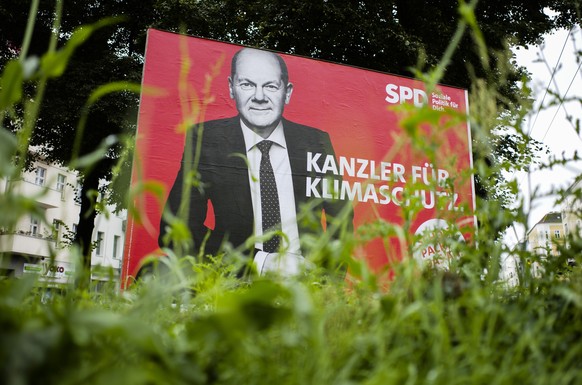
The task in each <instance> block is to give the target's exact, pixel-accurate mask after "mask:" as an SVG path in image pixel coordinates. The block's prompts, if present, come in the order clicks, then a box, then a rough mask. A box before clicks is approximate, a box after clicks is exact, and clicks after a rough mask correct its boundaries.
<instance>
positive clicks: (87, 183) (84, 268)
mask: <svg viewBox="0 0 582 385" xmlns="http://www.w3.org/2000/svg"><path fill="white" fill-rule="evenodd" d="M98 188H99V177H98V175H96V173H95V172H93V173H92V174H89V175H87V176H86V177H85V179H84V180H83V187H82V189H81V197H80V198H81V210H80V212H79V222H78V225H77V234H76V235H75V244H76V245H77V246H78V247H79V250H81V255H82V258H81V265H80V266H79V269H80V274H79V275H78V277H79V278H78V281H77V283H76V285H77V287H78V288H80V289H88V288H89V285H90V283H91V252H92V251H93V247H92V238H93V230H94V228H95V217H96V216H97V213H96V211H95V201H94V196H96V194H89V193H90V192H92V191H95V192H96V191H97V190H98Z"/></svg>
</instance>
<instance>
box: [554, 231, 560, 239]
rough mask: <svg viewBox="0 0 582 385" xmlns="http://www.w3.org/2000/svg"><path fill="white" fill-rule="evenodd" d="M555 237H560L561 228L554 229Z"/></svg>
mask: <svg viewBox="0 0 582 385" xmlns="http://www.w3.org/2000/svg"><path fill="white" fill-rule="evenodd" d="M554 238H560V230H555V231H554Z"/></svg>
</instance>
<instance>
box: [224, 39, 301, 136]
mask: <svg viewBox="0 0 582 385" xmlns="http://www.w3.org/2000/svg"><path fill="white" fill-rule="evenodd" d="M228 85H229V89H230V97H231V98H232V99H234V100H235V102H236V108H237V110H238V112H239V114H240V115H241V118H242V119H243V122H244V123H245V124H246V125H247V126H248V127H249V128H251V129H253V130H254V131H255V132H257V133H258V134H259V135H261V136H263V137H265V138H266V137H267V136H268V135H270V134H271V132H273V130H274V129H275V127H277V124H279V121H280V120H281V117H282V115H283V109H284V108H285V104H287V103H289V100H290V99H291V93H292V91H293V86H292V84H291V83H289V84H284V82H283V80H282V79H281V67H280V65H279V62H278V61H277V59H276V58H275V56H274V54H272V53H270V52H263V51H258V50H251V49H246V50H244V51H242V52H241V53H240V55H239V57H238V60H237V63H236V70H235V74H234V77H232V78H231V77H229V78H228ZM265 135H266V136H265Z"/></svg>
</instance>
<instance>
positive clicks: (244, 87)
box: [238, 83, 255, 91]
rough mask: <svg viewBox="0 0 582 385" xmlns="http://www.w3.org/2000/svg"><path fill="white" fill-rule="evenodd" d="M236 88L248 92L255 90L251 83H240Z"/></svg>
mask: <svg viewBox="0 0 582 385" xmlns="http://www.w3.org/2000/svg"><path fill="white" fill-rule="evenodd" d="M238 86H239V87H240V89H241V90H243V91H250V90H252V89H253V88H255V86H253V85H252V84H251V83H240V84H239V85H238Z"/></svg>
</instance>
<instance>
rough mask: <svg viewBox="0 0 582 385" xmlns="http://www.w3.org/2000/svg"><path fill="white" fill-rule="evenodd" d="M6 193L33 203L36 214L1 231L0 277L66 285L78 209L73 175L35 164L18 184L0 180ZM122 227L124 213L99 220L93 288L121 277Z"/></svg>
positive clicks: (0, 190) (71, 269)
mask: <svg viewBox="0 0 582 385" xmlns="http://www.w3.org/2000/svg"><path fill="white" fill-rule="evenodd" d="M9 191H10V192H11V193H12V194H13V195H16V196H21V197H27V198H29V199H31V200H32V202H31V205H32V206H33V207H34V208H35V210H34V211H32V212H30V213H28V214H27V215H26V216H23V217H21V218H20V220H19V221H18V223H17V224H16V226H15V228H12V229H7V228H0V277H2V276H4V277H10V276H13V277H20V276H22V275H25V274H37V275H39V281H40V282H46V283H49V284H51V283H53V284H63V283H67V282H69V281H70V280H71V279H72V278H73V276H74V272H75V261H74V260H73V257H72V255H71V254H72V253H71V252H70V248H69V245H70V244H71V241H72V240H73V237H74V235H75V233H76V230H77V221H78V219H79V212H80V208H81V206H80V200H79V193H80V191H81V184H80V181H79V180H78V177H77V173H76V172H75V171H72V170H69V169H67V168H64V167H61V166H58V165H53V164H47V163H44V162H42V161H37V162H35V163H34V164H33V167H32V169H31V171H26V172H23V173H22V174H21V177H20V178H19V179H16V180H7V179H5V178H1V179H0V194H7V193H8V192H9ZM125 224H126V214H125V212H122V213H120V214H114V213H110V215H108V216H105V215H103V214H99V215H98V216H97V218H96V220H95V230H94V233H93V237H92V239H93V244H94V249H93V252H92V253H93V254H92V258H91V265H92V277H91V278H92V280H93V281H95V282H94V283H95V284H97V285H99V284H100V282H106V281H109V280H111V279H115V280H117V278H118V277H119V272H120V267H121V259H122V255H123V244H124V233H125ZM51 261H52V263H51Z"/></svg>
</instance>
